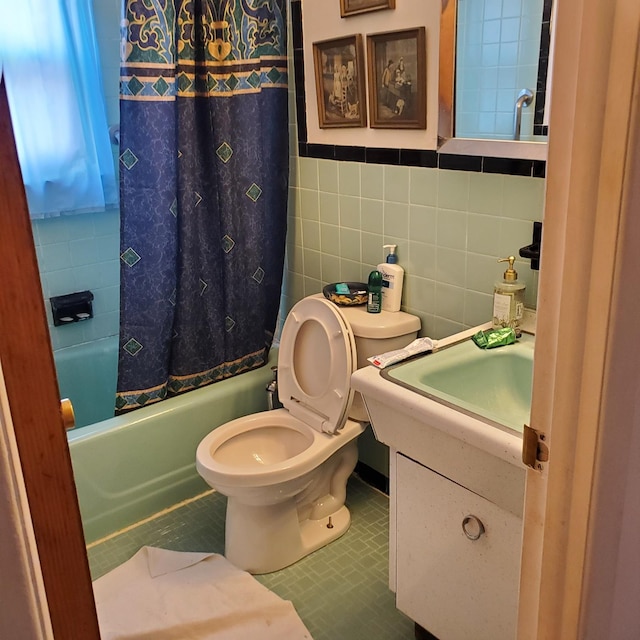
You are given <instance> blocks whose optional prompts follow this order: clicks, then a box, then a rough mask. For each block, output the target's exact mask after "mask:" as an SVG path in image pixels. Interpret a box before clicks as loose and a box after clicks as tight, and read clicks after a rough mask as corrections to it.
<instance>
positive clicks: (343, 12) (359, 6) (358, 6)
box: [340, 0, 396, 18]
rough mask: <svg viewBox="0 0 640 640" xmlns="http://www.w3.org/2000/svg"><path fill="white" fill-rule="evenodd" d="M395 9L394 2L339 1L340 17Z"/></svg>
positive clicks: (382, 0)
mask: <svg viewBox="0 0 640 640" xmlns="http://www.w3.org/2000/svg"><path fill="white" fill-rule="evenodd" d="M395 8H396V0H340V17H342V18H348V17H349V16H355V15H358V14H360V13H368V12H369V11H380V10H382V9H395Z"/></svg>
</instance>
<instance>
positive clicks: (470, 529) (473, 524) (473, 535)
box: [462, 514, 485, 540]
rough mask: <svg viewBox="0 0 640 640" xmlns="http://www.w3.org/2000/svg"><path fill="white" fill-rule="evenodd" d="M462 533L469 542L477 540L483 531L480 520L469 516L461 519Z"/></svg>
mask: <svg viewBox="0 0 640 640" xmlns="http://www.w3.org/2000/svg"><path fill="white" fill-rule="evenodd" d="M462 531H463V532H464V535H465V536H467V538H469V540H478V539H479V538H480V536H481V535H482V534H483V533H484V531H485V530H484V525H483V524H482V521H481V520H480V518H477V517H476V516H473V515H471V514H469V515H468V516H465V517H464V518H463V519H462Z"/></svg>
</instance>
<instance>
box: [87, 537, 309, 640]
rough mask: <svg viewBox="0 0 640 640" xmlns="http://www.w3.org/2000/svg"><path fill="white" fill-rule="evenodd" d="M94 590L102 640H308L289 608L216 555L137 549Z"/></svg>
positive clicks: (306, 631)
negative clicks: (134, 553) (256, 639)
mask: <svg viewBox="0 0 640 640" xmlns="http://www.w3.org/2000/svg"><path fill="white" fill-rule="evenodd" d="M93 591H94V595H95V599H96V608H97V611H98V622H99V624H100V633H101V636H102V640H209V639H211V640H246V639H247V638H260V640H271V639H273V640H281V639H282V638H287V640H311V634H310V633H309V631H308V630H307V629H306V627H305V626H304V624H303V623H302V620H300V618H299V617H298V614H297V613H296V610H295V609H294V607H293V605H292V604H291V602H288V601H285V600H282V599H281V598H280V597H278V596H277V595H276V594H275V593H272V592H271V591H269V590H268V589H267V588H266V587H264V586H262V585H261V584H260V583H259V582H258V581H257V580H256V579H255V578H254V577H253V576H251V575H250V574H248V573H247V572H245V571H241V570H240V569H237V568H236V567H234V566H233V565H232V564H231V563H230V562H228V561H227V560H226V559H225V558H224V557H223V556H221V555H218V554H215V553H183V552H178V551H167V550H165V549H157V548H154V547H143V548H142V549H140V551H138V553H136V555H135V556H133V558H131V560H128V561H127V562H125V563H124V564H122V565H120V566H119V567H117V568H116V569H114V570H113V571H111V572H109V573H107V574H106V575H104V576H102V577H101V578H98V579H97V580H96V581H95V582H94V583H93Z"/></svg>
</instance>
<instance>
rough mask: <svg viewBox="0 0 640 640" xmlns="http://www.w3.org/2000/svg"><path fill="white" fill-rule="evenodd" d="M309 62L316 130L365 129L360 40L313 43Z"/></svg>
mask: <svg viewBox="0 0 640 640" xmlns="http://www.w3.org/2000/svg"><path fill="white" fill-rule="evenodd" d="M313 61H314V69H315V76H316V97H317V101H318V124H319V126H320V128H321V129H330V128H340V127H366V126H367V107H366V91H365V82H364V75H365V70H364V52H363V43H362V36H361V35H360V34H355V35H351V36H346V37H344V38H335V39H333V40H323V41H322V42H314V43H313Z"/></svg>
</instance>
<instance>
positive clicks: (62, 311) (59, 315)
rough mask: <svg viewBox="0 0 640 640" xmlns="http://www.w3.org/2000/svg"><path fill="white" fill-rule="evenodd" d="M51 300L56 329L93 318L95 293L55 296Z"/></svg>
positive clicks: (82, 292) (78, 292) (80, 292)
mask: <svg viewBox="0 0 640 640" xmlns="http://www.w3.org/2000/svg"><path fill="white" fill-rule="evenodd" d="M49 300H50V302H51V312H52V314H53V324H54V325H55V326H56V327H59V326H61V325H64V324H72V323H73V322H81V321H82V320H88V319H89V318H93V293H91V291H77V292H76V293H67V294H65V295H63V296H53V297H52V298H49Z"/></svg>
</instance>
